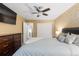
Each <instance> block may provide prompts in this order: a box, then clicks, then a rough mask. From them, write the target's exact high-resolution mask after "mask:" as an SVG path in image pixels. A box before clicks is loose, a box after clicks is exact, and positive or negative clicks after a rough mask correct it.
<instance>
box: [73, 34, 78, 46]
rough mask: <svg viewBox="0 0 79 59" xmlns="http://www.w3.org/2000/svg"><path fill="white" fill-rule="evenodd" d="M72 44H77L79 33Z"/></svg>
mask: <svg viewBox="0 0 79 59" xmlns="http://www.w3.org/2000/svg"><path fill="white" fill-rule="evenodd" d="M73 44H75V45H77V46H79V35H77V36H76V39H75V40H74V42H73Z"/></svg>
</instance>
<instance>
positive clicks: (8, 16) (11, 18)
mask: <svg viewBox="0 0 79 59" xmlns="http://www.w3.org/2000/svg"><path fill="white" fill-rule="evenodd" d="M0 22H4V23H8V24H16V13H15V12H14V11H12V10H11V9H9V8H8V7H6V6H5V5H3V4H2V3H0Z"/></svg>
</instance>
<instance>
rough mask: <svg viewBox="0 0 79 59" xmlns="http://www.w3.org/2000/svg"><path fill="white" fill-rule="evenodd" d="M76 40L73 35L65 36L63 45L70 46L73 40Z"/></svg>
mask: <svg viewBox="0 0 79 59" xmlns="http://www.w3.org/2000/svg"><path fill="white" fill-rule="evenodd" d="M75 39H76V35H75V34H71V35H70V34H67V36H66V39H65V41H64V42H65V43H67V44H72V43H73V42H74V40H75Z"/></svg>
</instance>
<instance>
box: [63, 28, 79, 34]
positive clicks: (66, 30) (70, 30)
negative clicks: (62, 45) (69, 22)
mask: <svg viewBox="0 0 79 59" xmlns="http://www.w3.org/2000/svg"><path fill="white" fill-rule="evenodd" d="M62 32H63V33H70V34H71V33H73V34H79V27H76V28H64V29H63V30H62Z"/></svg>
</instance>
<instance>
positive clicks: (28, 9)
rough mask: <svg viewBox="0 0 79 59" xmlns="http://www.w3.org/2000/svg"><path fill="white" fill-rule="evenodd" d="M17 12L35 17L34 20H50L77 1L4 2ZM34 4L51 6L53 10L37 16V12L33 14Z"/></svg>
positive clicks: (26, 16) (30, 17) (27, 17)
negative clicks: (45, 14)
mask: <svg viewBox="0 0 79 59" xmlns="http://www.w3.org/2000/svg"><path fill="white" fill-rule="evenodd" d="M3 4H4V5H6V6H7V7H9V8H10V9H12V10H13V11H15V12H16V13H17V14H19V15H21V16H23V17H24V18H25V19H27V20H28V19H34V20H37V19H39V20H49V19H52V20H53V19H55V18H57V17H58V16H59V15H61V14H62V13H64V12H65V11H66V10H68V9H69V8H70V7H72V6H73V5H74V4H75V3H3ZM33 6H42V7H43V8H44V9H45V8H50V9H51V10H50V11H48V12H46V13H47V14H48V16H43V15H41V16H40V17H36V15H35V14H32V12H33V11H36V10H35V8H34V7H33Z"/></svg>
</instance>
